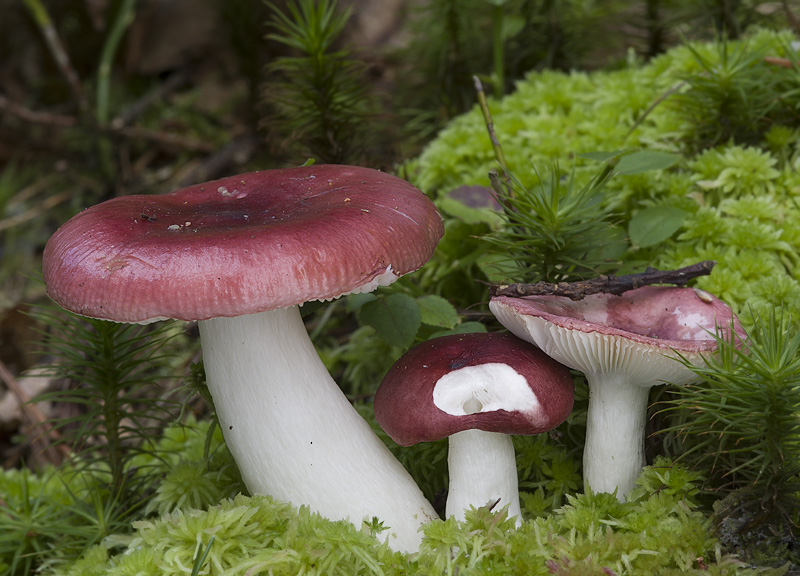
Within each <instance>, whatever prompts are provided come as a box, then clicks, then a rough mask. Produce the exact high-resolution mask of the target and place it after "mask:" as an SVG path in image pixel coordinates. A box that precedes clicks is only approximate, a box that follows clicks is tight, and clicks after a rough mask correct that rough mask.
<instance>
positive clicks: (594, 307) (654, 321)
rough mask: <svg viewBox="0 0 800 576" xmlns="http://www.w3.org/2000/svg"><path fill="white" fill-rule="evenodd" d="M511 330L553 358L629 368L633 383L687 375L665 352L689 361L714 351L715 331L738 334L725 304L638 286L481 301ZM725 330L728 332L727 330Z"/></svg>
mask: <svg viewBox="0 0 800 576" xmlns="http://www.w3.org/2000/svg"><path fill="white" fill-rule="evenodd" d="M489 307H490V308H491V310H492V312H493V313H494V315H495V316H496V317H497V319H498V320H500V322H501V323H502V324H503V325H504V326H505V327H506V328H508V329H509V330H510V331H511V332H512V333H513V334H515V335H516V336H518V337H519V338H522V339H524V340H527V341H529V342H532V343H533V344H535V345H537V346H538V347H540V348H541V349H542V350H544V352H545V353H547V354H548V355H549V356H552V357H553V358H555V359H556V360H558V361H559V362H561V363H563V364H565V365H567V366H569V367H571V368H575V369H577V370H582V371H584V372H596V373H610V372H615V371H626V372H630V373H636V374H637V376H636V378H635V379H636V380H637V381H640V382H641V385H646V386H652V385H654V384H660V383H662V382H663V381H664V380H668V381H670V382H672V383H674V384H678V383H682V382H685V381H687V379H692V378H694V376H695V375H694V374H693V373H692V372H691V371H690V370H688V369H687V368H686V367H685V366H683V365H682V364H681V363H679V362H675V361H674V360H673V359H672V358H671V357H670V356H674V355H675V352H677V353H680V354H682V355H684V356H685V357H686V358H687V359H690V360H692V361H697V362H699V361H701V357H702V355H703V354H707V353H713V352H715V351H716V349H717V341H716V339H715V335H716V334H717V331H719V333H720V334H721V335H722V336H723V337H731V336H733V334H735V336H736V338H737V340H736V342H739V343H741V342H743V341H744V339H745V338H746V334H745V332H744V329H743V328H742V327H741V324H739V320H738V318H737V317H736V315H735V314H734V313H733V311H732V310H731V309H730V307H729V306H728V305H727V304H725V303H724V302H722V301H721V300H720V299H718V298H716V297H715V296H712V295H711V294H709V293H707V292H703V291H700V290H695V289H694V288H676V287H672V286H645V287H642V288H637V289H635V290H630V291H628V292H625V293H623V294H622V295H619V296H616V295H612V294H592V295H589V296H586V297H585V298H583V299H582V300H570V299H569V298H567V297H564V296H531V297H525V298H509V297H506V296H500V297H495V298H492V301H491V303H490V305H489ZM731 330H733V334H731Z"/></svg>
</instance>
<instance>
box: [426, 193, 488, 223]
mask: <svg viewBox="0 0 800 576" xmlns="http://www.w3.org/2000/svg"><path fill="white" fill-rule="evenodd" d="M436 207H437V208H439V210H441V211H442V212H444V213H445V214H447V215H448V216H452V217H453V218H458V219H459V220H463V221H464V222H466V223H467V224H481V223H486V224H489V225H490V226H494V225H497V224H499V223H500V222H501V220H502V217H501V216H500V214H499V213H498V212H497V211H496V210H492V209H491V208H473V207H472V206H467V205H466V204H464V203H463V202H461V201H460V200H456V199H455V198H451V197H450V196H444V197H442V198H440V199H438V200H437V201H436Z"/></svg>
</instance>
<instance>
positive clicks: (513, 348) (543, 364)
mask: <svg viewBox="0 0 800 576" xmlns="http://www.w3.org/2000/svg"><path fill="white" fill-rule="evenodd" d="M572 399H573V385H572V377H571V376H570V372H569V370H568V369H567V368H566V367H564V366H561V365H560V364H558V363H557V362H555V361H554V360H552V359H551V358H549V357H547V356H546V355H545V354H543V353H542V352H541V351H540V350H538V349H536V348H535V347H534V346H531V345H530V344H528V343H527V342H524V341H522V340H519V339H518V338H516V337H514V336H511V335H510V334H506V333H504V334H499V333H489V334H487V333H476V334H455V335H450V336H442V337H440V338H434V339H432V340H428V341H426V342H423V343H421V344H418V345H416V346H415V347H414V348H412V349H411V350H409V351H408V352H407V353H406V354H405V355H404V356H403V357H402V358H400V359H399V360H398V361H397V362H396V363H395V364H394V365H393V366H392V367H391V368H390V369H389V372H388V373H387V374H386V376H385V378H384V379H383V382H381V385H380V387H379V388H378V390H377V392H376V393H375V400H374V409H375V416H376V418H377V420H378V423H379V424H380V425H381V427H382V428H383V429H384V430H385V431H386V433H387V434H388V435H389V436H390V437H391V438H392V439H393V440H394V441H395V442H397V443H398V444H400V445H401V446H411V445H413V444H416V443H418V442H429V441H433V440H439V439H441V438H445V437H449V439H448V456H447V463H448V469H449V475H450V486H449V490H448V496H447V506H446V510H445V513H446V515H447V516H448V517H455V518H456V519H459V520H463V519H464V511H465V510H466V509H468V508H469V507H470V506H474V507H479V506H484V505H487V504H493V503H496V502H499V504H500V506H508V515H509V517H516V518H517V522H519V518H520V505H519V493H518V480H517V467H516V462H515V458H514V445H513V443H512V439H511V436H509V434H523V435H533V434H540V433H542V432H545V431H546V430H550V429H552V428H555V427H556V426H558V425H559V424H560V423H561V422H563V421H564V420H565V419H566V417H567V416H568V415H569V413H570V412H571V410H572Z"/></svg>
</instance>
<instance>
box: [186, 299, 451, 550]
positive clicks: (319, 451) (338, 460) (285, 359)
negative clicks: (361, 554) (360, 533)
mask: <svg viewBox="0 0 800 576" xmlns="http://www.w3.org/2000/svg"><path fill="white" fill-rule="evenodd" d="M200 337H201V342H202V346H203V359H204V364H205V370H206V378H207V382H208V388H209V391H210V392H211V395H212V397H213V399H214V407H215V409H216V412H217V416H218V417H219V421H220V426H221V427H222V432H223V434H224V436H225V440H226V443H227V444H228V447H229V448H230V450H231V452H232V453H233V456H234V458H235V460H236V463H237V464H238V466H239V469H240V471H241V473H242V477H243V479H244V482H245V485H246V486H247V489H248V490H249V491H250V492H251V493H261V494H268V495H271V496H273V497H275V498H276V499H279V500H284V501H287V502H291V503H292V504H294V505H296V506H301V505H307V506H309V507H310V509H311V510H312V511H315V512H318V513H320V514H321V515H322V516H325V517H326V518H329V519H332V520H339V519H348V520H350V521H351V522H353V523H354V524H355V525H356V526H359V525H360V524H361V521H362V520H363V519H367V520H370V519H372V518H373V517H378V518H379V519H380V520H381V521H382V522H383V523H384V526H387V527H389V530H387V531H386V532H384V533H383V534H382V536H384V537H387V538H388V542H389V544H390V545H391V546H392V548H394V549H396V550H400V551H406V552H412V551H416V550H417V549H418V547H419V543H420V542H421V539H422V534H421V533H420V532H419V528H420V526H422V525H423V524H425V523H426V522H428V521H430V520H431V519H433V518H436V513H435V512H434V510H433V507H432V506H431V504H430V503H429V502H428V501H427V500H426V499H425V497H424V496H423V495H422V492H421V491H420V489H419V487H418V486H417V485H416V483H415V482H414V480H413V479H412V478H411V476H410V475H409V474H408V473H407V472H406V470H405V469H404V468H403V466H402V465H401V464H400V463H399V462H398V461H397V459H396V458H395V457H394V456H393V455H392V454H391V452H390V451H389V450H388V448H386V446H385V445H384V444H383V443H382V442H381V440H380V439H379V438H378V437H377V436H376V435H375V433H374V432H373V431H372V429H371V428H370V426H369V424H368V423H367V422H366V421H365V420H364V419H363V418H362V417H361V416H360V415H359V414H358V413H357V412H356V411H355V409H354V408H353V407H352V406H351V405H350V403H349V402H348V400H347V398H346V397H345V396H344V394H343V393H342V391H341V390H340V389H339V387H338V386H337V385H336V383H335V382H334V381H333V379H332V378H331V377H330V375H329V374H328V371H327V370H326V368H325V366H324V364H323V363H322V361H321V360H320V358H319V356H318V355H317V353H316V350H315V349H314V346H313V344H312V343H311V340H310V339H309V337H308V333H307V332H306V329H305V326H304V324H303V321H302V318H301V316H300V313H299V310H298V308H297V307H291V308H283V309H278V310H273V311H270V312H262V313H259V314H252V315H247V316H239V317H236V318H214V319H211V320H206V321H203V322H200Z"/></svg>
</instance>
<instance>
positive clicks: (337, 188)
mask: <svg viewBox="0 0 800 576" xmlns="http://www.w3.org/2000/svg"><path fill="white" fill-rule="evenodd" d="M442 234H443V225H442V219H441V216H440V215H439V213H438V212H437V211H436V208H435V207H434V205H433V203H432V202H431V201H430V200H429V199H428V198H427V197H426V196H425V195H424V194H423V193H422V192H420V191H419V190H417V189H416V188H414V187H413V186H412V185H411V184H409V183H408V182H406V181H404V180H402V179H400V178H397V177H395V176H392V175H389V174H386V173H383V172H380V171H377V170H372V169H368V168H361V167H353V166H337V165H320V166H308V167H300V168H287V169H278V170H265V171H261V172H252V173H248V174H241V175H238V176H231V177H229V178H224V179H221V180H216V181H213V182H207V183H205V184H198V185H196V186H190V187H188V188H182V189H180V190H176V191H174V192H170V193H168V194H161V195H134V196H124V197H119V198H114V199H112V200H109V201H107V202H103V203H102V204H98V205H96V206H93V207H91V208H89V209H87V210H85V211H83V212H81V213H79V214H78V215H76V216H75V217H73V218H72V219H71V220H69V221H68V222H67V223H66V224H64V225H63V226H62V227H61V228H59V230H57V231H56V233H55V234H54V235H53V236H52V238H50V240H49V241H48V243H47V246H46V247H45V250H44V259H43V271H44V280H45V284H46V285H47V291H48V293H49V295H50V296H51V297H52V298H53V300H55V301H56V302H57V303H58V304H60V305H61V306H62V307H64V308H66V309H67V310H71V311H73V312H76V313H78V314H81V315H84V316H90V317H94V318H104V319H107V320H115V321H120V322H147V321H152V320H157V319H162V318H175V319H179V320H205V319H208V318H214V317H232V316H240V315H244V314H252V313H256V312H263V311H267V310H273V309H276V308H283V307H287V306H294V305H298V304H302V303H303V302H307V301H311V300H328V299H332V298H336V297H338V296H341V295H343V294H347V293H350V292H359V291H368V290H371V289H374V288H376V287H377V286H379V285H386V284H389V283H390V282H391V281H393V280H394V279H396V278H397V277H399V276H402V275H403V274H406V273H409V272H412V271H414V270H416V269H418V268H419V267H421V266H422V265H423V264H424V263H425V262H427V260H428V259H429V258H430V257H431V255H432V254H433V251H434V249H435V247H436V244H437V243H438V241H439V239H440V238H441V236H442Z"/></svg>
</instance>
